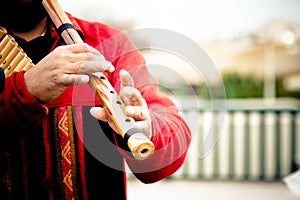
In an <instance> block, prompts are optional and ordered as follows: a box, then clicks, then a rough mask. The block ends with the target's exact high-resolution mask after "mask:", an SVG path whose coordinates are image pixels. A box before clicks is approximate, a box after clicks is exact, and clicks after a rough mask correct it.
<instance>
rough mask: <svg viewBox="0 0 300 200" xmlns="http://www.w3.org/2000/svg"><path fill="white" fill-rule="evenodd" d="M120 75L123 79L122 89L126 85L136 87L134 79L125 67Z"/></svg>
mask: <svg viewBox="0 0 300 200" xmlns="http://www.w3.org/2000/svg"><path fill="white" fill-rule="evenodd" d="M119 75H120V80H121V91H122V89H123V88H124V87H126V86H130V87H134V81H133V79H132V77H131V76H130V74H129V73H128V72H127V71H126V70H125V69H121V70H120V72H119Z"/></svg>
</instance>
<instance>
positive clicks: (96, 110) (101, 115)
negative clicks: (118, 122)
mask: <svg viewBox="0 0 300 200" xmlns="http://www.w3.org/2000/svg"><path fill="white" fill-rule="evenodd" d="M90 113H91V115H92V116H93V117H95V118H96V119H98V120H101V121H105V122H107V121H108V115H107V113H106V112H105V110H104V109H103V108H101V107H92V108H91V109H90Z"/></svg>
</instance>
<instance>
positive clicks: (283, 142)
mask: <svg viewBox="0 0 300 200" xmlns="http://www.w3.org/2000/svg"><path fill="white" fill-rule="evenodd" d="M223 103H224V102H223ZM191 105H193V103H189V100H187V101H186V102H185V100H183V101H182V100H181V105H180V108H181V112H182V115H183V117H184V119H185V120H186V121H187V123H188V124H189V126H190V127H191V129H192V131H193V133H194V134H193V136H194V137H193V141H192V144H191V146H190V149H189V152H188V156H187V158H186V161H185V163H184V165H183V166H182V167H181V168H180V169H179V170H178V171H177V172H176V173H175V174H173V175H172V176H171V178H175V179H203V180H212V179H219V180H263V181H273V180H279V179H281V178H282V177H283V176H285V175H287V174H288V173H290V172H291V171H293V170H295V169H296V168H297V167H299V164H300V109H299V108H300V103H299V100H294V99H292V100H291V99H283V100H276V102H273V103H272V105H268V104H266V102H264V101H263V100H257V99H256V100H253V99H252V100H237V101H232V100H230V101H228V100H227V101H226V104H223V105H222V107H221V108H220V107H218V106H215V107H213V108H212V107H210V106H206V105H207V102H198V103H197V106H196V107H195V106H191ZM224 105H225V106H224ZM220 116H221V117H220ZM220 118H221V119H222V120H221V121H222V124H221V125H220V123H219V122H220ZM216 121H218V122H216ZM209 127H210V128H209ZM211 127H213V128H212V129H213V130H216V132H218V133H216V132H215V133H214V132H210V131H209V129H211ZM209 134H215V136H213V138H214V139H215V140H216V139H217V138H218V139H217V140H216V144H215V145H214V146H213V148H212V151H210V153H208V154H207V155H205V156H201V155H204V154H203V148H204V146H203V144H205V143H206V142H207V141H208V140H207V139H206V138H207V136H208V135H209ZM218 136H219V137H218ZM212 144H213V143H212Z"/></svg>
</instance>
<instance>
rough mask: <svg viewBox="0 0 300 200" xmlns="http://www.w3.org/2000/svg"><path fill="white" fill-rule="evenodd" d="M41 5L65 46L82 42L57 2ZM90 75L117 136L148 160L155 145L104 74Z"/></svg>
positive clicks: (140, 156)
mask: <svg viewBox="0 0 300 200" xmlns="http://www.w3.org/2000/svg"><path fill="white" fill-rule="evenodd" d="M42 4H43V6H44V8H45V10H46V11H47V13H48V15H49V17H50V18H51V20H52V22H53V24H54V25H55V26H56V29H57V30H60V31H58V32H59V33H61V37H62V38H63V40H64V42H65V43H66V44H78V43H83V40H82V39H81V37H80V35H79V34H78V32H77V31H76V30H75V29H74V27H73V25H72V23H71V20H70V19H69V18H68V16H67V15H66V13H65V11H64V10H63V9H62V7H61V6H60V5H59V3H58V2H57V0H43V1H42ZM89 76H90V81H89V85H90V86H91V88H92V89H93V90H94V92H95V94H96V97H97V98H98V99H99V101H100V102H101V104H102V106H103V108H104V109H105V111H106V113H107V114H108V116H109V117H110V118H111V120H112V121H113V122H114V125H115V126H116V128H117V130H118V133H119V134H120V135H121V136H122V137H123V139H124V140H125V142H126V143H127V145H128V147H129V149H130V151H131V153H132V155H133V157H134V158H135V159H137V160H144V159H146V158H148V157H149V156H150V155H151V154H152V153H153V151H154V145H153V143H152V142H151V140H149V139H148V138H147V137H146V136H145V135H144V134H143V133H142V130H141V129H140V128H139V127H137V125H136V124H135V121H134V119H133V118H131V117H128V116H126V115H125V112H124V109H125V105H124V104H123V102H122V100H121V98H120V97H119V95H118V94H117V92H116V91H115V89H114V88H113V87H112V85H111V84H110V82H109V81H108V80H107V78H106V77H105V75H104V74H103V73H101V75H100V77H98V76H95V75H92V74H91V75H89Z"/></svg>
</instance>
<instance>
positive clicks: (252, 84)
mask: <svg viewBox="0 0 300 200" xmlns="http://www.w3.org/2000/svg"><path fill="white" fill-rule="evenodd" d="M222 78H223V83H224V88H225V92H226V98H229V99H230V98H262V97H263V91H264V81H263V79H261V78H258V77H255V76H253V75H241V74H238V73H235V72H231V73H224V74H223V75H222ZM211 90H212V89H211V88H210V89H208V87H207V85H206V84H205V83H204V82H203V83H201V84H200V85H199V92H198V93H199V94H200V97H201V98H203V99H210V95H209V94H210V91H211ZM214 92H218V91H217V90H215V91H214ZM276 96H277V97H296V98H299V97H300V93H299V92H291V91H288V90H286V88H285V87H284V84H283V81H282V79H281V78H277V79H276Z"/></svg>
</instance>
